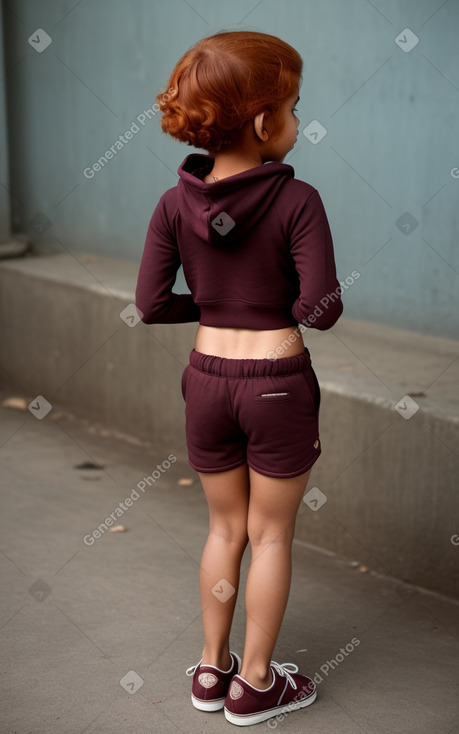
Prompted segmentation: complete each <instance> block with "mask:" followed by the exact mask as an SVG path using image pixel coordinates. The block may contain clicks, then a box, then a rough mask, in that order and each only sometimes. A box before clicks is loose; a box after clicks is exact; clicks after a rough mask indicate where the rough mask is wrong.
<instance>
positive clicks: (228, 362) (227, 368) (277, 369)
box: [190, 347, 311, 377]
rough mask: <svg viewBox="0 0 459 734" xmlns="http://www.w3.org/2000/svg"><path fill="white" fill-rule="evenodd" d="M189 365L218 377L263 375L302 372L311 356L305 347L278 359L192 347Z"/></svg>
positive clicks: (309, 361)
mask: <svg viewBox="0 0 459 734" xmlns="http://www.w3.org/2000/svg"><path fill="white" fill-rule="evenodd" d="M190 365H191V366H192V367H194V369H196V370H199V371H200V372H207V373H208V374H210V375H217V376H219V377H265V376H266V375H291V374H294V373H295V372H304V370H306V369H307V368H308V367H309V366H310V365H311V356H310V354H309V350H308V349H307V348H306V347H305V348H304V352H302V353H301V354H293V355H292V356H290V357H280V358H279V359H229V358H228V357H215V356H213V355H212V354H202V353H201V352H197V351H196V350H195V349H192V350H191V352H190Z"/></svg>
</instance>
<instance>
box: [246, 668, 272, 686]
mask: <svg viewBox="0 0 459 734" xmlns="http://www.w3.org/2000/svg"><path fill="white" fill-rule="evenodd" d="M239 675H240V676H241V678H244V680H246V681H247V683H249V684H250V685H251V686H253V687H254V688H259V689H260V690H264V689H265V688H269V686H270V685H271V683H272V682H273V674H272V672H271V668H270V666H269V665H268V666H267V667H266V666H263V665H258V666H253V667H248V666H247V667H246V668H244V665H243V666H242V668H241V672H240V674H239Z"/></svg>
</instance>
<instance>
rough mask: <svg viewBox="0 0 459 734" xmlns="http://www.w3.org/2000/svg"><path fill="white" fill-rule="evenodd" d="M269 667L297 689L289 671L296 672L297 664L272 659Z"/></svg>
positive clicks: (188, 669) (191, 672) (192, 673)
mask: <svg viewBox="0 0 459 734" xmlns="http://www.w3.org/2000/svg"><path fill="white" fill-rule="evenodd" d="M203 659H204V658H201V660H200V661H199V663H196V665H191V666H190V667H189V668H187V670H186V674H187V675H189V676H191V675H194V673H195V671H196V669H197V668H199V666H200V665H201V663H202V661H203ZM271 667H272V668H274V670H275V671H276V673H277V674H278V675H280V676H281V678H287V680H288V682H289V683H290V685H291V686H292V688H294V690H295V691H296V690H297V685H296V683H295V681H294V680H293V678H292V676H291V675H290V673H298V665H295V663H282V664H281V663H276V662H275V661H274V660H271Z"/></svg>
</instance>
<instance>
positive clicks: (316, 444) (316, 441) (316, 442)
mask: <svg viewBox="0 0 459 734" xmlns="http://www.w3.org/2000/svg"><path fill="white" fill-rule="evenodd" d="M319 446H320V441H319V439H318V438H317V439H316V440H315V441H314V448H315V449H318V448H319Z"/></svg>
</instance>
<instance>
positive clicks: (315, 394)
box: [303, 365, 321, 413]
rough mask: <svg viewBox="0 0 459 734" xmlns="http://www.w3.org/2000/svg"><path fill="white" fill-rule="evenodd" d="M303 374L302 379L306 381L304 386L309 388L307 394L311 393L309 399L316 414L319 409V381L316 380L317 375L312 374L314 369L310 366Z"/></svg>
mask: <svg viewBox="0 0 459 734" xmlns="http://www.w3.org/2000/svg"><path fill="white" fill-rule="evenodd" d="M303 374H304V379H305V381H306V384H307V386H308V388H309V392H310V393H311V397H312V399H313V401H314V407H315V409H316V413H318V412H319V408H320V400H321V392H320V385H319V381H318V379H317V375H316V373H315V372H314V368H313V367H312V365H311V366H309V367H308V369H307V370H306V371H305V372H304V373H303Z"/></svg>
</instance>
